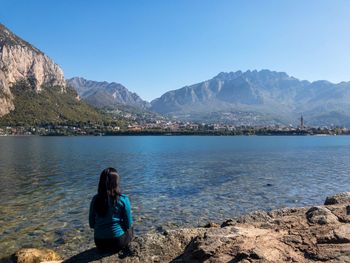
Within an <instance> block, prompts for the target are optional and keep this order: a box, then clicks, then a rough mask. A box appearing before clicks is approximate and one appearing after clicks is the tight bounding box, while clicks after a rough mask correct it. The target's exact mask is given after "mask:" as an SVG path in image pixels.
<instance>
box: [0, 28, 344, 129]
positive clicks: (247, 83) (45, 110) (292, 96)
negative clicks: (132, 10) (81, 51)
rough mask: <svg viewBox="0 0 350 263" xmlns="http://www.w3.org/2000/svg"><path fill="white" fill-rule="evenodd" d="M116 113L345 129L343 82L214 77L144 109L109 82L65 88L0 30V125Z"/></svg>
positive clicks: (58, 72)
mask: <svg viewBox="0 0 350 263" xmlns="http://www.w3.org/2000/svg"><path fill="white" fill-rule="evenodd" d="M164 85H167V84H166V83H164ZM123 108H125V109H128V111H127V112H133V110H131V111H130V108H131V109H137V112H138V113H140V112H147V113H149V112H150V111H153V112H156V113H159V114H162V115H164V116H168V117H171V118H175V119H178V120H186V121H188V120H191V121H198V122H206V123H210V122H216V123H217V122H220V123H230V124H233V125H251V126H257V125H275V124H283V125H289V124H293V125H295V124H297V123H298V122H299V118H300V115H303V116H304V120H305V123H306V125H310V126H331V125H338V126H347V127H350V82H341V83H337V84H335V83H331V82H329V81H325V80H321V81H314V82H310V81H306V80H299V79H297V78H295V77H292V76H289V75H288V74H286V73H284V72H276V71H270V70H260V71H256V70H253V71H250V70H248V71H246V72H242V71H236V72H228V73H225V72H221V73H219V74H218V75H217V76H215V77H213V78H212V79H209V80H206V81H203V82H200V83H197V84H193V85H190V86H185V87H182V88H180V89H177V90H172V91H169V92H166V93H165V94H163V95H162V96H161V97H159V98H157V99H155V100H153V101H151V102H147V101H145V100H143V99H141V98H140V97H139V96H138V95H137V94H136V93H133V92H130V91H129V90H128V89H127V88H126V87H124V86H123V85H122V84H119V83H116V82H106V81H103V82H98V81H92V80H86V79H84V78H81V77H74V78H71V79H68V80H65V78H64V74H63V70H62V69H61V68H60V67H59V66H58V65H57V64H56V63H55V62H54V61H53V60H52V59H50V58H49V57H48V56H47V55H45V54H44V53H43V52H42V51H40V50H39V49H37V48H36V47H34V46H32V45H31V44H29V43H28V42H26V41H25V40H23V39H21V38H20V37H18V36H16V35H15V34H13V33H12V32H11V31H10V30H9V29H7V28H6V27H5V26H3V25H1V24H0V121H1V122H2V123H8V122H9V123H17V124H28V123H27V122H30V123H36V124H39V123H45V122H54V123H57V122H69V121H73V122H74V121H85V122H86V121H90V120H95V121H98V120H105V119H106V115H105V114H104V113H102V111H101V110H103V111H105V110H106V111H109V112H115V113H118V112H121V111H122V109H123ZM152 116H155V115H152ZM117 117H118V116H117Z"/></svg>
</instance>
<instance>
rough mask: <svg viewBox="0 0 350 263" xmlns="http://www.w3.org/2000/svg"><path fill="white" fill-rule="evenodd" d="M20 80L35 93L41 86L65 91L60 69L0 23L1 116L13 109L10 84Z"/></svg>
mask: <svg viewBox="0 0 350 263" xmlns="http://www.w3.org/2000/svg"><path fill="white" fill-rule="evenodd" d="M23 79H24V80H28V81H29V82H30V84H31V86H32V87H33V88H34V89H35V91H37V92H40V91H41V87H42V86H43V85H47V86H60V87H61V89H62V91H65V86H66V84H65V79H64V75H63V71H62V69H61V68H60V67H59V66H58V65H57V64H55V63H54V62H53V61H52V60H51V59H50V58H49V57H48V56H47V55H45V54H44V53H43V52H41V51H40V50H38V49H37V48H35V47H33V46H32V45H31V44H29V43H28V42H26V41H24V40H23V39H21V38H19V37H18V36H16V35H15V34H13V33H12V32H11V31H10V30H9V29H7V28H6V27H5V26H4V25H2V24H0V117H1V116H3V115H6V114H7V113H9V112H10V111H11V110H13V109H14V103H13V94H12V92H11V85H12V84H14V83H16V82H17V81H20V80H23Z"/></svg>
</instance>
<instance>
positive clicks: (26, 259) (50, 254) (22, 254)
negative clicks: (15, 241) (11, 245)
mask: <svg viewBox="0 0 350 263" xmlns="http://www.w3.org/2000/svg"><path fill="white" fill-rule="evenodd" d="M14 258H15V261H16V262H18V263H38V262H45V261H58V260H61V257H60V256H59V255H58V254H57V253H56V252H55V251H53V250H51V249H45V248H43V249H37V248H22V249H20V250H18V251H17V252H16V253H15V255H14Z"/></svg>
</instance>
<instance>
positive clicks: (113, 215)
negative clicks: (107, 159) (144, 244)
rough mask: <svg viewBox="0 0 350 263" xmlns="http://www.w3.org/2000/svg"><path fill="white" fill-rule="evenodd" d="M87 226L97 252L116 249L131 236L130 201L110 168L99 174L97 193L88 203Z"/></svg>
mask: <svg viewBox="0 0 350 263" xmlns="http://www.w3.org/2000/svg"><path fill="white" fill-rule="evenodd" d="M89 225H90V227H91V228H93V229H94V232H95V233H94V239H95V244H96V247H97V249H98V250H100V251H101V252H118V251H119V250H121V249H123V248H125V247H127V245H128V244H129V243H130V241H131V239H132V238H133V229H132V216H131V205H130V201H129V198H128V197H127V196H126V195H124V194H121V192H120V188H119V175H118V173H117V170H116V169H114V168H107V169H105V170H103V171H102V173H101V175H100V182H99V184H98V193H97V195H95V196H94V197H93V198H92V201H91V205H90V213H89Z"/></svg>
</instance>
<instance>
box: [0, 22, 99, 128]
mask: <svg viewBox="0 0 350 263" xmlns="http://www.w3.org/2000/svg"><path fill="white" fill-rule="evenodd" d="M0 117H1V118H0V123H2V124H3V125H9V124H12V125H13V124H14V125H16V124H21V125H26V124H41V123H66V122H70V121H73V122H76V121H90V120H91V121H98V120H100V119H101V118H103V116H102V115H101V114H100V113H99V112H98V111H96V110H95V109H93V108H92V107H91V106H89V105H87V104H85V103H84V102H81V101H79V99H78V96H77V93H76V92H75V91H74V90H72V89H70V88H69V87H67V86H66V82H65V78H64V74H63V71H62V69H61V68H60V67H59V66H58V65H57V64H56V63H55V62H54V61H53V60H52V59H50V58H49V57H48V56H47V55H45V54H44V53H43V52H42V51H40V50H39V49H37V48H36V47H34V46H32V45H31V44H29V43H28V42H26V41H24V40H23V39H21V38H20V37H18V36H16V35H15V34H14V33H12V32H11V31H10V30H9V29H7V28H6V27H5V26H4V25H2V24H0Z"/></svg>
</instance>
